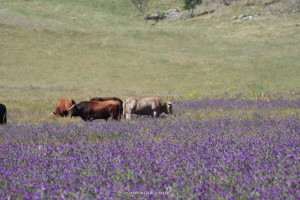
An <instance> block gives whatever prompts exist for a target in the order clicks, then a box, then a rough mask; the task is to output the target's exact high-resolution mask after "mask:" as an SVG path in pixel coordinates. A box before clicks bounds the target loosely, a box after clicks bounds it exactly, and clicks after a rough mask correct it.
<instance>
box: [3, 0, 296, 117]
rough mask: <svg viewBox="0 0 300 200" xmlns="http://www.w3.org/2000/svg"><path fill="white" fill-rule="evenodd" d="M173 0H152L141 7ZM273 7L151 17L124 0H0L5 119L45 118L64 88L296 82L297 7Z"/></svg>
mask: <svg viewBox="0 0 300 200" xmlns="http://www.w3.org/2000/svg"><path fill="white" fill-rule="evenodd" d="M180 6H182V2H181V1H170V0H163V1H154V0H153V1H150V2H149V12H152V11H157V10H169V9H172V8H176V7H180ZM207 6H209V5H206V4H203V6H201V7H200V8H199V9H197V10H196V11H195V15H197V13H201V12H203V11H205V10H206V9H208V8H207ZM274 7H278V9H279V10H281V8H284V7H285V3H282V2H279V3H278V4H274V5H273V7H272V9H274ZM272 9H271V8H269V7H265V6H259V5H258V6H256V7H255V8H252V7H249V6H246V7H243V6H240V5H232V6H227V7H220V8H219V9H217V10H216V11H215V12H214V13H212V14H209V15H204V16H201V17H195V18H192V19H180V20H163V21H160V22H159V23H157V24H156V25H155V26H151V24H147V23H141V22H140V20H139V18H137V15H136V8H135V7H134V6H133V5H132V3H131V2H130V1H128V0H120V1H118V2H116V1H105V0H90V1H83V0H72V1H71V0H66V1H58V0H53V1H42V0H36V1H25V0H14V1H10V0H4V1H1V4H0V11H1V14H0V27H1V28H0V37H1V45H0V52H1V53H0V60H1V61H0V92H1V95H0V102H1V103H4V104H5V105H7V108H8V110H9V113H8V115H9V118H10V119H13V120H16V121H20V120H24V121H44V120H49V116H48V114H49V113H50V112H51V111H53V109H54V106H55V104H56V101H57V100H58V99H60V98H67V97H68V98H74V99H75V101H76V102H80V101H82V100H87V99H89V98H90V97H94V96H118V97H120V98H122V99H125V98H127V97H139V96H160V97H165V98H170V99H180V98H181V97H182V98H188V95H189V93H190V92H191V91H193V90H195V89H196V90H197V91H198V96H199V98H200V99H201V98H206V97H221V96H223V95H224V93H225V92H227V89H228V88H231V91H232V92H231V93H232V95H238V94H247V93H249V92H250V91H252V90H255V91H257V92H258V93H266V92H270V93H281V94H282V95H285V94H289V93H290V91H291V90H295V91H299V90H300V88H299V84H298V83H299V76H300V67H299V62H298V60H299V59H298V55H299V53H298V52H299V47H300V41H299V38H298V32H299V31H298V29H299V24H298V23H299V20H298V19H299V14H298V13H297V12H296V13H290V14H289V13H285V12H282V13H277V11H276V10H272ZM268 12H270V13H271V14H267V13H268ZM258 13H260V15H259V18H258V19H257V20H241V19H239V18H238V17H239V16H240V15H243V16H248V15H255V14H258ZM235 16H236V18H237V19H235Z"/></svg>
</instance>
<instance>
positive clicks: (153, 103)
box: [123, 97, 172, 119]
mask: <svg viewBox="0 0 300 200" xmlns="http://www.w3.org/2000/svg"><path fill="white" fill-rule="evenodd" d="M123 109H124V110H123V114H124V117H125V118H126V119H130V118H131V115H132V114H137V115H150V116H152V117H159V115H160V114H161V113H166V114H172V103H171V102H168V101H164V100H162V99H160V98H156V97H148V98H144V99H140V100H137V99H133V98H130V99H127V100H126V101H125V102H124V105H123Z"/></svg>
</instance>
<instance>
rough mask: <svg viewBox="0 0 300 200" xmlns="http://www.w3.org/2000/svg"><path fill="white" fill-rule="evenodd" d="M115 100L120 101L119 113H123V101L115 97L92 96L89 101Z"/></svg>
mask: <svg viewBox="0 0 300 200" xmlns="http://www.w3.org/2000/svg"><path fill="white" fill-rule="evenodd" d="M110 100H115V101H118V102H119V103H120V113H121V114H122V113H123V101H122V100H121V99H119V98H117V97H94V98H92V99H91V100H90V101H110Z"/></svg>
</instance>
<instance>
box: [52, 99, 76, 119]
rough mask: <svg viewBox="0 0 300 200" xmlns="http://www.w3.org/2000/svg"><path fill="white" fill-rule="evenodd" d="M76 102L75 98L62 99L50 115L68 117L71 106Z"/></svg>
mask: <svg viewBox="0 0 300 200" xmlns="http://www.w3.org/2000/svg"><path fill="white" fill-rule="evenodd" d="M74 104H75V101H74V100H73V99H60V100H58V102H57V104H56V108H55V111H54V112H52V113H51V114H50V115H55V116H61V117H67V116H68V114H69V112H68V109H69V108H71V107H72V106H73V105H74Z"/></svg>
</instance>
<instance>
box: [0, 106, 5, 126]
mask: <svg viewBox="0 0 300 200" xmlns="http://www.w3.org/2000/svg"><path fill="white" fill-rule="evenodd" d="M6 115H7V111H6V107H5V105H3V104H1V103H0V124H6Z"/></svg>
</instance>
